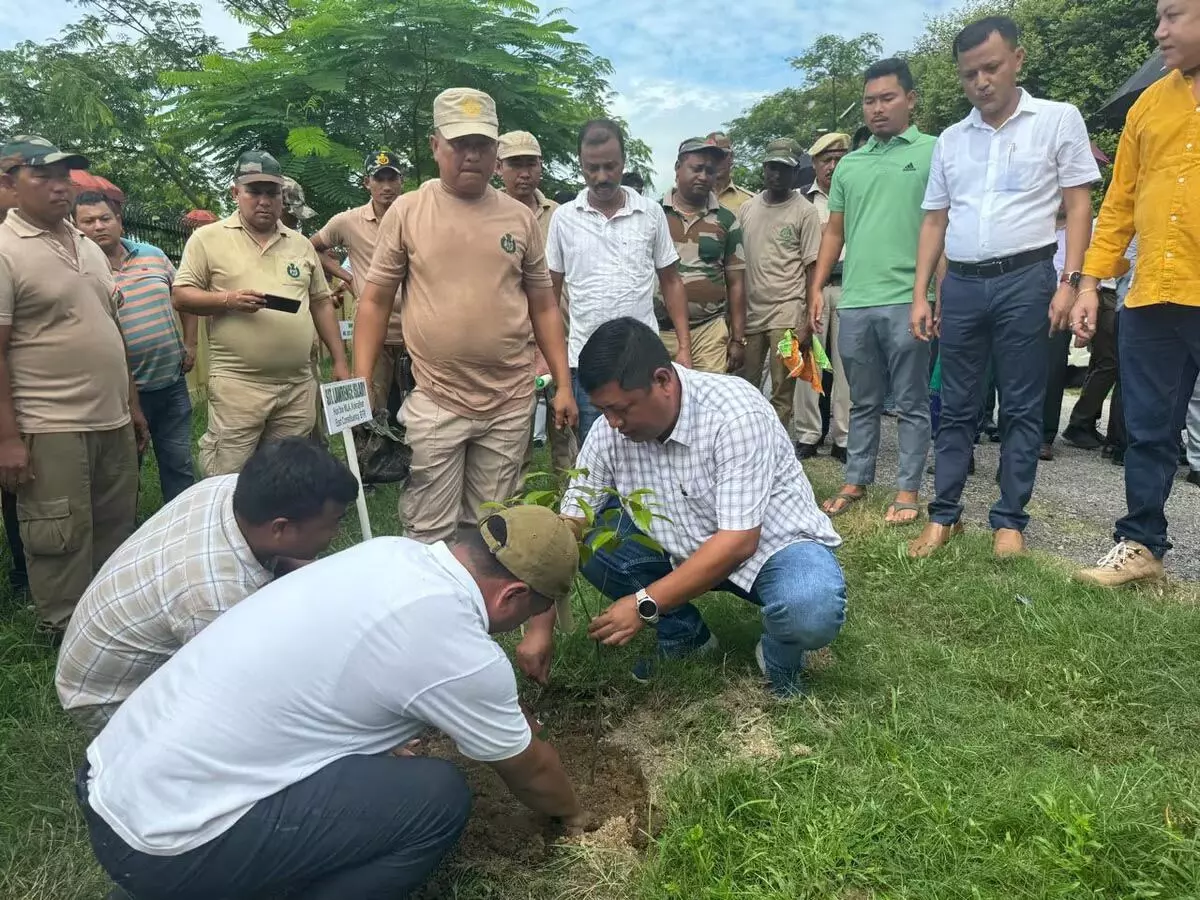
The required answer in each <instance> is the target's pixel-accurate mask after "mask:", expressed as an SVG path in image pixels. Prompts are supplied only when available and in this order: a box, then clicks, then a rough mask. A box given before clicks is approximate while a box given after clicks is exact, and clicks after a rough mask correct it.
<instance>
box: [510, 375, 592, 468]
mask: <svg viewBox="0 0 1200 900" xmlns="http://www.w3.org/2000/svg"><path fill="white" fill-rule="evenodd" d="M556 390H558V385H556V384H555V385H551V386H550V387H549V388H547V389H546V390H545V391H544V392H543V393H544V394H545V397H546V440H547V441H548V442H549V444H550V465H551V466H552V467H553V469H554V471H555V472H564V471H566V470H567V469H573V468H575V457H577V456H578V455H579V440H578V439H577V438H576V437H575V429H574V428H571V427H570V426H567V427H566V428H559V427H558V426H557V425H555V424H554V404H553V403H552V401H553V400H554V392H555V391H556ZM535 401H536V397H535ZM533 427H534V417H533V416H530V417H529V443H528V444H527V445H526V446H525V458H524V459H523V460H522V461H521V478H522V479H524V478H525V477H526V476H527V475H528V474H529V470H530V469H531V468H532V467H533Z"/></svg>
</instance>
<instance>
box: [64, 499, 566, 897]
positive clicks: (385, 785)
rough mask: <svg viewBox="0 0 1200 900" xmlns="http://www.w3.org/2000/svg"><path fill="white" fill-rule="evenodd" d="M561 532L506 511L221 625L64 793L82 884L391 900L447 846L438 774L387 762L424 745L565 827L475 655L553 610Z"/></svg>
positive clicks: (349, 560) (279, 584) (505, 669)
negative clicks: (85, 860)
mask: <svg viewBox="0 0 1200 900" xmlns="http://www.w3.org/2000/svg"><path fill="white" fill-rule="evenodd" d="M578 564H579V552H578V548H577V546H576V543H575V538H574V535H573V534H572V533H571V529H570V528H569V527H568V526H567V524H566V523H564V522H563V521H562V520H561V519H559V518H558V516H556V515H555V514H554V513H553V512H552V511H551V510H548V509H545V508H543V507H538V506H520V507H515V508H512V509H507V510H504V511H503V512H500V513H496V514H494V515H492V516H489V517H488V518H487V519H485V520H484V521H483V523H482V524H480V525H479V526H478V527H475V528H471V529H464V530H462V531H461V532H460V533H459V535H458V541H457V542H456V543H455V544H454V545H453V546H452V547H451V546H447V545H446V544H445V543H441V542H439V543H436V544H421V543H418V542H416V541H413V540H409V539H408V538H402V537H380V538H375V539H374V540H371V541H366V542H365V543H362V544H359V545H357V546H355V547H352V548H350V549H348V550H344V551H342V552H340V553H335V554H333V555H332V556H328V557H326V558H324V559H321V560H318V561H317V562H314V563H312V564H311V565H307V566H304V567H302V568H299V569H297V570H296V571H294V572H292V573H290V574H289V575H288V576H287V577H286V578H281V579H279V580H277V581H274V582H272V583H271V584H269V585H267V586H266V587H264V588H263V589H262V590H260V591H259V592H258V593H256V594H255V595H254V596H252V597H248V598H247V599H245V600H243V601H242V602H241V603H239V604H237V606H235V607H234V608H233V609H231V610H229V611H228V612H225V613H223V614H222V615H221V616H220V617H219V618H217V620H216V621H215V622H213V623H212V624H211V625H209V626H208V627H207V628H205V629H204V630H203V631H202V632H200V634H198V635H197V636H196V637H195V638H194V639H193V640H191V641H189V642H188V643H187V644H186V645H184V646H183V647H182V648H181V649H180V650H179V652H178V653H176V654H175V656H173V657H172V658H171V659H170V660H168V661H167V663H166V664H165V665H163V666H162V667H161V668H160V669H159V670H158V671H157V672H155V673H154V674H153V675H152V676H151V677H150V678H148V679H147V680H146V681H145V682H144V683H143V684H142V685H141V686H140V687H139V688H138V689H137V690H136V691H134V692H133V694H132V695H131V696H130V697H129V699H128V700H126V701H125V702H124V703H123V704H122V705H121V708H120V709H118V710H117V712H116V714H115V715H114V716H113V718H112V720H111V721H110V722H109V723H108V725H106V726H105V728H104V730H103V731H102V732H101V733H100V736H99V737H98V738H96V740H94V741H93V742H92V744H91V745H90V746H89V747H88V750H87V762H86V764H85V765H84V766H83V767H82V768H81V769H80V770H79V773H78V776H77V779H76V792H77V795H78V798H79V802H80V804H81V806H82V808H83V814H84V818H85V819H86V820H87V824H88V829H89V831H90V833H91V839H92V847H93V849H94V850H95V852H96V857H97V859H98V860H99V861H100V864H101V866H103V867H104V869H105V871H107V872H108V874H109V875H110V876H111V877H112V878H113V880H114V881H116V882H117V884H118V885H119V886H120V888H121V889H123V890H125V891H128V892H129V893H130V894H131V895H132V896H133V897H136V898H138V900H215V898H218V897H219V898H227V900H232V898H237V900H242V898H245V900H250V898H254V900H259V898H264V897H276V896H288V897H290V898H303V900H385V898H387V900H394V898H399V897H407V896H408V895H409V894H410V892H412V891H413V890H415V889H416V888H417V887H418V886H420V885H421V883H422V882H424V881H425V879H426V878H427V877H428V876H429V874H430V873H431V872H432V871H433V870H434V868H435V867H436V866H437V865H438V863H439V862H440V861H441V859H442V857H443V856H444V855H445V854H446V853H447V852H448V851H449V850H450V848H451V847H453V846H454V844H455V843H456V842H457V840H458V837H459V834H460V833H461V832H462V829H463V827H464V826H465V825H466V822H467V816H468V814H469V813H470V809H471V793H470V789H469V788H468V787H467V783H466V780H465V779H464V777H463V775H462V773H461V772H460V771H459V769H458V768H457V767H456V766H455V765H454V764H453V763H451V762H448V761H446V760H442V759H432V758H422V757H414V756H404V755H400V756H396V755H393V754H392V753H389V751H392V750H395V749H396V748H401V747H403V746H405V745H406V744H407V743H408V742H409V741H411V740H413V739H414V738H416V737H417V736H418V735H419V734H420V733H421V732H422V731H423V730H424V729H425V728H426V727H429V726H432V727H434V728H437V729H439V730H440V731H442V732H444V733H445V734H447V735H448V736H449V737H450V738H451V740H453V741H454V743H455V744H456V745H457V746H458V749H459V750H460V751H461V752H462V753H463V755H464V756H466V757H468V758H470V759H474V760H478V761H480V762H484V763H487V764H488V765H490V766H491V767H492V768H493V769H495V771H496V772H497V774H499V776H500V777H501V778H502V779H504V781H505V782H506V783H507V785H508V786H509V788H510V789H511V790H512V792H513V795H514V796H515V797H517V799H519V800H520V801H521V802H522V803H524V804H525V805H526V806H528V807H529V808H530V809H532V810H534V811H535V812H538V813H541V814H543V815H545V816H550V817H555V818H558V819H560V820H561V821H562V824H563V825H564V827H565V828H566V830H567V831H568V832H569V833H570V832H577V831H578V830H580V829H582V827H583V825H584V822H585V820H586V816H585V814H584V812H583V810H582V809H581V808H580V806H579V802H578V800H577V799H576V796H575V792H574V790H573V788H572V786H571V782H570V780H569V779H568V778H567V775H566V773H565V772H564V771H563V767H562V762H561V761H560V760H559V757H558V754H557V753H555V751H554V749H553V748H552V747H551V746H550V745H549V744H547V743H545V742H544V741H541V740H539V739H538V738H537V737H535V736H534V735H533V733H532V731H531V729H530V725H529V723H528V721H527V720H526V717H525V715H524V713H523V712H522V710H521V707H520V705H519V703H518V700H517V681H516V676H515V674H514V673H513V669H512V666H511V665H510V663H509V662H508V659H507V658H506V657H505V655H504V651H503V650H502V649H501V648H500V646H499V644H497V643H496V642H495V641H494V640H493V639H492V637H491V635H493V634H499V633H501V632H506V631H512V630H513V629H515V628H517V627H519V626H520V625H521V624H522V623H524V622H525V621H527V620H528V619H529V618H530V617H532V616H537V615H541V614H543V613H545V612H546V611H547V610H549V609H551V608H552V607H553V606H554V605H555V604H558V605H559V607H560V609H561V611H562V614H563V615H564V616H567V617H569V612H570V591H571V585H572V582H573V581H574V580H575V573H576V569H577V567H578Z"/></svg>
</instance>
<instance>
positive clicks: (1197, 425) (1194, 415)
mask: <svg viewBox="0 0 1200 900" xmlns="http://www.w3.org/2000/svg"><path fill="white" fill-rule="evenodd" d="M1187 461H1188V468H1189V469H1191V470H1192V471H1193V472H1200V378H1197V379H1196V389H1195V390H1194V391H1192V402H1191V403H1190V404H1189V405H1188V411H1187Z"/></svg>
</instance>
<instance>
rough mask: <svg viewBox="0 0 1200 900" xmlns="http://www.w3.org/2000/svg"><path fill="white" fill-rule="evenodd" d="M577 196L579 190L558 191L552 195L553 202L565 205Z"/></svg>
mask: <svg viewBox="0 0 1200 900" xmlns="http://www.w3.org/2000/svg"><path fill="white" fill-rule="evenodd" d="M578 196H579V191H559V192H558V193H557V194H555V195H554V202H555V203H557V204H558V205H559V206H566V205H567V204H568V203H570V202H571V201H572V200H574V199H575V198H576V197H578Z"/></svg>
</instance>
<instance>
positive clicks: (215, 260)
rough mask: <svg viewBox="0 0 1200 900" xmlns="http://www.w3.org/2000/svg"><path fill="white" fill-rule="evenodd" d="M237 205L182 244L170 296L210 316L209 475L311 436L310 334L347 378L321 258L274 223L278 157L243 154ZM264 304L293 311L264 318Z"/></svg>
mask: <svg viewBox="0 0 1200 900" xmlns="http://www.w3.org/2000/svg"><path fill="white" fill-rule="evenodd" d="M233 196H234V199H235V200H236V201H237V205H238V211H237V212H236V213H234V214H233V215H232V216H230V217H229V218H227V219H223V220H222V221H220V222H214V223H213V224H211V225H205V226H204V227H203V228H200V229H198V230H197V231H196V232H195V233H194V234H193V235H192V236H191V237H190V238H189V239H188V242H187V246H186V247H185V248H184V251H183V260H182V262H181V263H180V266H179V274H178V275H177V276H176V277H175V288H174V291H173V292H172V297H173V299H174V302H175V308H176V309H178V310H179V311H180V312H190V313H194V314H196V315H200V316H208V317H209V321H208V341H209V347H210V352H211V361H210V368H209V376H208V431H206V432H205V433H204V436H203V437H202V438H200V467H201V469H203V471H204V474H205V475H206V476H211V475H228V474H231V473H234V472H239V471H241V468H242V466H243V465H245V463H246V460H248V459H249V458H250V456H251V454H253V453H254V450H255V448H257V447H258V445H259V442H260V441H263V440H269V439H272V438H284V437H292V436H294V435H306V434H309V433H310V432H311V431H312V429H313V425H314V424H315V421H316V400H315V397H314V394H315V393H316V391H317V385H316V382H315V381H314V380H313V375H312V368H311V365H310V362H309V358H310V353H311V350H312V344H313V328H314V326H315V327H316V331H317V333H318V334H319V335H320V337H321V341H322V342H323V343H324V344H325V346H326V347H328V348H329V353H330V356H332V357H333V377H334V379H336V380H340V379H343V378H348V377H350V372H349V368H348V366H347V364H346V351H345V347H344V346H343V344H342V338H341V333H340V332H339V330H338V325H337V320H336V318H335V316H334V310H333V304H332V303H330V300H329V285H328V284H327V283H326V281H325V273H324V272H323V271H322V270H321V261H320V259H318V258H317V251H316V250H314V249H313V246H312V244H310V243H309V242H308V241H307V240H306V239H305V238H304V236H303V235H302V234H300V233H299V232H296V231H292V230H291V229H290V228H287V227H286V226H284V225H282V224H281V223H280V221H279V219H280V215H281V214H282V212H283V171H282V170H281V169H280V167H279V163H278V162H277V161H276V160H275V158H274V157H273V156H271V154H269V153H266V152H264V151H261V150H250V151H247V152H246V153H243V154H242V155H241V156H240V157H239V158H238V165H237V171H236V174H235V178H234V186H233ZM268 295H272V296H274V297H279V298H283V299H284V300H285V301H291V302H292V303H294V304H298V306H299V308H298V310H297V311H296V312H284V311H280V310H276V309H270V308H268V302H274V301H268V299H267V298H268Z"/></svg>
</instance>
